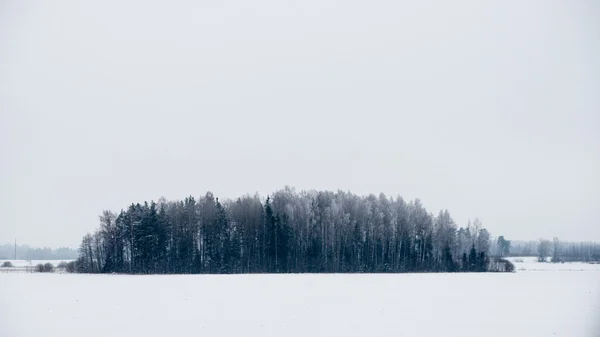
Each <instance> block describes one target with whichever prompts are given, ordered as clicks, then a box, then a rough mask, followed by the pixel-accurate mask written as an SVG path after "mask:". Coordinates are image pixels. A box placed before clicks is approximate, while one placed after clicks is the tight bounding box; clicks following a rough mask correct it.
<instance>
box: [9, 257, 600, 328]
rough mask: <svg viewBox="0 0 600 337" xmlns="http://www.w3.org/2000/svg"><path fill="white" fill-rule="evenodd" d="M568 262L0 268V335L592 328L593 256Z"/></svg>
mask: <svg viewBox="0 0 600 337" xmlns="http://www.w3.org/2000/svg"><path fill="white" fill-rule="evenodd" d="M567 265H569V264H567V263H565V264H563V267H565V266H567ZM573 266H574V267H575V268H573V270H571V271H569V270H563V269H565V268H563V269H561V270H555V269H553V268H554V267H552V265H550V264H538V263H537V262H534V261H531V260H530V258H525V260H524V262H523V263H516V268H517V272H516V273H505V274H504V273H503V274H495V273H485V274H464V273H458V274H376V275H356V274H354V275H342V274H335V275H332V274H330V275H314V274H304V275H160V276H131V275H79V274H37V273H33V274H28V273H0V336H11V337H19V336H27V337H29V336H61V337H62V336H64V337H79V336H90V337H91V336H128V337H131V336H144V337H151V336H161V337H163V336H169V335H171V336H176V335H182V334H186V335H190V334H194V335H200V334H203V335H208V336H239V335H244V336H362V337H364V336H424V337H434V336H436V337H437V336H445V337H452V336H460V337H464V336H491V337H494V336H502V337H507V336H510V337H514V336H527V337H536V336H568V337H575V336H590V337H592V336H599V332H600V326H599V325H598V324H599V321H600V268H598V265H590V264H573ZM522 268H530V271H540V270H543V268H547V269H546V270H545V271H544V272H529V270H525V271H519V269H522ZM577 270H584V271H577Z"/></svg>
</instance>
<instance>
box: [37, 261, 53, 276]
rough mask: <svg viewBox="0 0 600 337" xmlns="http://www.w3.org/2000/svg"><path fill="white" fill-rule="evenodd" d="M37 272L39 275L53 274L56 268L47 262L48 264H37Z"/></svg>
mask: <svg viewBox="0 0 600 337" xmlns="http://www.w3.org/2000/svg"><path fill="white" fill-rule="evenodd" d="M35 271H36V272H38V273H51V272H53V271H54V266H53V265H52V263H50V262H46V264H41V263H39V264H37V265H36V266H35Z"/></svg>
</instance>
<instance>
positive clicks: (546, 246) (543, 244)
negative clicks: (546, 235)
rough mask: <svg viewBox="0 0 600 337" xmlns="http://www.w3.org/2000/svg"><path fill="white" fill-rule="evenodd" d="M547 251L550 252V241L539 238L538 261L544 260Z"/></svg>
mask: <svg viewBox="0 0 600 337" xmlns="http://www.w3.org/2000/svg"><path fill="white" fill-rule="evenodd" d="M549 253H550V241H548V240H544V239H540V244H539V246H538V261H539V262H546V261H547V258H548V255H549Z"/></svg>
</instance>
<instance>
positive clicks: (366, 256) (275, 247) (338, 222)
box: [75, 187, 492, 274]
mask: <svg viewBox="0 0 600 337" xmlns="http://www.w3.org/2000/svg"><path fill="white" fill-rule="evenodd" d="M489 246H490V234H489V233H488V231H487V230H486V229H485V228H483V227H482V225H481V222H480V221H479V220H477V219H476V220H475V221H474V222H473V223H472V224H471V223H469V224H468V225H467V226H466V227H464V228H463V227H461V228H457V225H456V223H455V222H454V221H453V220H452V218H451V217H450V214H449V213H448V211H447V210H445V211H440V212H439V213H438V214H437V215H433V214H432V213H429V212H427V210H426V209H425V208H424V207H423V205H422V204H421V201H419V200H418V199H417V200H415V201H411V202H405V201H404V200H403V199H402V198H401V197H398V198H395V199H394V198H388V197H386V196H385V195H383V194H381V195H379V196H378V197H377V196H375V195H369V196H357V195H354V194H352V193H347V192H342V191H338V192H336V193H334V192H328V191H322V192H318V191H302V192H300V193H298V192H296V191H295V190H294V189H292V188H289V187H286V188H285V189H283V190H279V191H277V192H275V193H274V194H273V195H271V196H270V197H268V198H267V199H266V200H262V199H261V198H260V197H259V196H257V195H255V196H250V195H246V196H243V197H240V198H238V199H236V200H227V201H221V200H219V199H218V198H216V197H215V196H214V195H213V194H212V193H210V192H209V193H206V195H204V196H203V197H200V198H199V199H195V198H194V197H191V196H190V197H187V198H185V199H184V200H183V201H166V200H165V199H164V198H161V199H160V200H159V201H158V202H157V203H155V202H150V203H147V202H144V203H143V204H139V203H138V204H131V205H130V206H129V207H128V208H127V209H125V210H121V211H120V212H119V213H118V214H115V213H113V212H111V211H104V212H103V213H102V215H101V216H100V227H99V229H98V230H96V232H95V233H93V234H88V235H86V236H85V237H84V238H83V240H82V243H81V246H80V248H79V258H78V259H77V261H76V263H75V269H76V270H77V271H78V272H82V273H113V272H116V273H142V274H145V273H165V274H171V273H184V274H187V273H373V272H382V273H385V272H394V273H397V272H461V271H477V272H484V271H487V270H488V267H489V266H490V265H492V264H490V258H489V256H488V251H489Z"/></svg>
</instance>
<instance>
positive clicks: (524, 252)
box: [490, 237, 600, 263]
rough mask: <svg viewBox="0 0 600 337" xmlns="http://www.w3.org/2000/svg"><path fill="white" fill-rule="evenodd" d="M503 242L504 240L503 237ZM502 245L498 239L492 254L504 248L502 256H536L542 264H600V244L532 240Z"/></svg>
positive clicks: (491, 250)
mask: <svg viewBox="0 0 600 337" xmlns="http://www.w3.org/2000/svg"><path fill="white" fill-rule="evenodd" d="M502 240H504V238H503V237H502ZM506 245H507V243H506V240H504V246H502V245H501V240H500V238H498V241H497V242H496V244H495V245H494V244H492V246H491V247H490V252H492V254H493V253H495V252H501V251H502V248H501V247H504V248H506V249H507V250H506V251H505V252H504V253H503V254H500V255H501V256H532V257H533V256H535V257H537V258H538V261H540V262H554V263H557V262H600V243H596V242H591V241H584V242H572V241H560V240H559V239H558V238H556V237H555V238H554V239H552V241H550V240H547V239H539V240H530V241H517V240H512V241H508V246H506Z"/></svg>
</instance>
